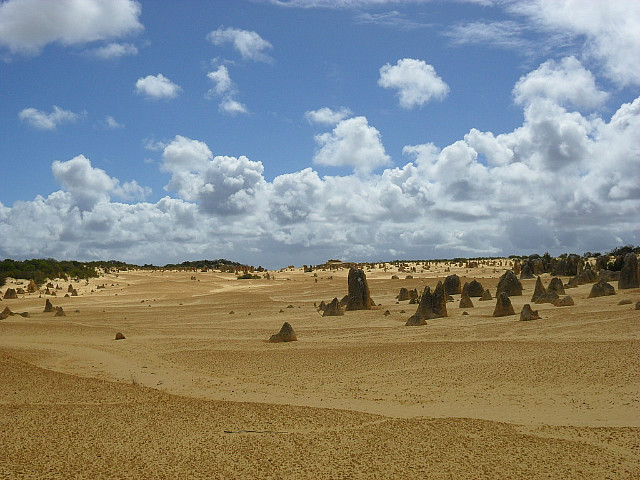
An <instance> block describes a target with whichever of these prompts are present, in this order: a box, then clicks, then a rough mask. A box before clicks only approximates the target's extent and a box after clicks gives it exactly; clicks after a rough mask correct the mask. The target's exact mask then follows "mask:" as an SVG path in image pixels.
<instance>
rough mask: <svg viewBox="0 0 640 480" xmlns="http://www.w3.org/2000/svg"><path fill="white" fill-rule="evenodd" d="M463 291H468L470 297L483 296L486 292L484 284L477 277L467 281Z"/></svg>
mask: <svg viewBox="0 0 640 480" xmlns="http://www.w3.org/2000/svg"><path fill="white" fill-rule="evenodd" d="M462 291H463V293H464V292H465V291H466V292H467V295H469V296H470V297H482V295H483V294H484V288H483V287H482V284H481V283H480V282H479V281H477V280H476V279H473V280H471V281H470V282H468V283H465V284H464V288H463V289H462Z"/></svg>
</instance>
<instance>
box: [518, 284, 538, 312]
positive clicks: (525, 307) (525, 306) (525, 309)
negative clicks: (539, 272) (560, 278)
mask: <svg viewBox="0 0 640 480" xmlns="http://www.w3.org/2000/svg"><path fill="white" fill-rule="evenodd" d="M538 278H540V277H538ZM539 318H540V315H539V314H538V311H537V310H533V309H532V308H531V305H529V304H528V303H525V304H524V307H522V311H521V312H520V320H522V321H523V322H526V321H529V320H538V319H539Z"/></svg>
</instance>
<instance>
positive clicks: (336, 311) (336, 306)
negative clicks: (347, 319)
mask: <svg viewBox="0 0 640 480" xmlns="http://www.w3.org/2000/svg"><path fill="white" fill-rule="evenodd" d="M340 315H344V310H342V307H341V306H340V302H339V301H338V298H337V297H335V298H334V299H333V300H332V301H331V302H329V304H327V305H326V306H325V307H324V312H323V313H322V316H323V317H338V316H340Z"/></svg>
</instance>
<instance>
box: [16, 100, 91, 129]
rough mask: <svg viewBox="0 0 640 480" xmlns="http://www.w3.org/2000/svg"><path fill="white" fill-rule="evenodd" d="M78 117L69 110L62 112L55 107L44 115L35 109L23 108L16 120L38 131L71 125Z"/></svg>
mask: <svg viewBox="0 0 640 480" xmlns="http://www.w3.org/2000/svg"><path fill="white" fill-rule="evenodd" d="M79 117H80V115H79V114H77V113H74V112H72V111H70V110H64V109H62V108H60V107H58V106H56V105H54V106H53V110H52V112H51V113H45V112H43V111H41V110H37V109H35V108H25V109H24V110H22V111H21V112H20V113H19V114H18V118H19V119H20V120H22V121H23V122H27V123H28V124H29V125H31V126H32V127H34V128H37V129H40V130H55V129H56V127H57V126H58V125H61V124H63V123H73V122H75V121H76V120H77V119H78V118H79Z"/></svg>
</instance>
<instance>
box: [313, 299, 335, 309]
mask: <svg viewBox="0 0 640 480" xmlns="http://www.w3.org/2000/svg"><path fill="white" fill-rule="evenodd" d="M336 300H338V299H337V298H336ZM325 308H327V304H326V303H325V301H324V300H322V301H321V302H320V305H318V311H319V312H324V309H325Z"/></svg>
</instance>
